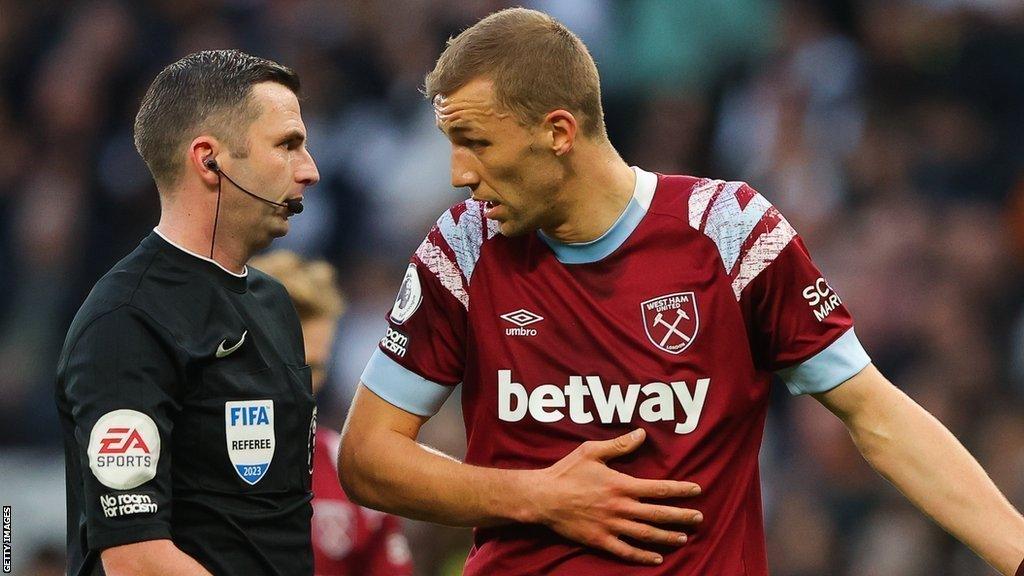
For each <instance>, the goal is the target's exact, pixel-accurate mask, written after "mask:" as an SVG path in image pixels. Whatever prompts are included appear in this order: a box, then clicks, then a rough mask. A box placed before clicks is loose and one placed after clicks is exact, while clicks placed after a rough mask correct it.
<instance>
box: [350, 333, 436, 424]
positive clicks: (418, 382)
mask: <svg viewBox="0 0 1024 576" xmlns="http://www.w3.org/2000/svg"><path fill="white" fill-rule="evenodd" d="M360 380H362V382H363V384H365V385H366V387H367V388H369V389H370V390H372V391H373V393H374V394H376V395H377V396H380V397H381V398H383V399H384V400H386V401H387V402H388V403H389V404H392V405H394V406H395V407H397V408H401V409H402V410H405V411H406V412H411V413H412V414H416V415H417V416H433V415H434V414H437V411H438V410H440V409H441V405H442V404H444V401H445V400H447V399H448V396H449V395H450V394H451V393H452V390H454V389H455V386H445V385H443V384H438V383H437V382H431V381H430V380H427V379H426V378H423V377H422V376H420V375H419V374H416V373H414V372H411V371H410V370H409V369H408V368H406V367H405V366H402V365H401V364H399V363H398V362H395V361H394V360H392V359H391V358H390V357H389V356H388V355H387V354H385V353H383V352H381V351H380V348H377V349H375V350H374V351H373V355H372V356H370V361H369V362H367V363H366V368H365V369H363V375H362V376H360Z"/></svg>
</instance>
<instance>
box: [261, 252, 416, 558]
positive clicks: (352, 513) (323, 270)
mask: <svg viewBox="0 0 1024 576" xmlns="http://www.w3.org/2000/svg"><path fill="white" fill-rule="evenodd" d="M249 263H250V265H251V266H252V267H253V268H256V269H258V270H260V271H262V272H265V273H267V274H269V275H271V276H273V277H274V278H276V279H277V280H279V281H280V282H281V283H282V284H284V287H285V289H286V290H288V295H289V296H291V299H292V303H293V304H295V311H296V312H297V313H298V315H299V321H300V322H301V323H302V337H303V341H304V344H305V350H306V363H307V364H309V367H310V369H311V370H312V375H313V394H314V395H316V394H317V393H318V392H319V391H320V390H321V389H323V386H324V383H325V381H326V378H327V365H328V363H329V360H330V355H331V348H332V344H333V342H334V336H335V332H336V331H337V327H338V318H339V317H340V316H341V314H342V313H343V312H344V309H345V301H344V296H343V294H342V292H341V289H340V288H339V287H338V285H337V282H336V272H335V269H334V267H333V266H331V265H330V264H329V263H327V262H325V261H323V260H315V261H309V260H305V259H303V258H302V257H301V256H298V255H296V254H295V253H294V252H290V251H287V250H275V251H273V252H269V253H267V254H262V255H260V256H257V257H255V258H253V259H252V260H251V261H250V262H249ZM340 441H341V436H340V435H339V434H338V432H336V431H335V430H333V429H331V428H327V427H324V426H320V427H318V428H317V430H316V443H315V445H316V448H315V450H314V456H313V522H312V537H313V560H314V568H315V569H314V572H315V573H316V574H317V576H410V575H411V574H412V558H411V556H410V554H409V544H408V543H407V542H406V540H405V535H404V534H402V527H401V523H400V521H399V519H398V518H396V517H394V516H391V515H389V514H383V513H381V512H378V511H376V510H371V509H369V508H363V507H362V506H359V505H357V504H353V503H352V502H351V501H350V500H349V499H348V497H347V496H346V495H345V492H344V491H343V490H342V489H341V485H340V484H339V483H338V468H337V456H338V445H339V443H340Z"/></svg>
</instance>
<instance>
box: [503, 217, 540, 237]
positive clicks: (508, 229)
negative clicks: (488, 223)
mask: <svg viewBox="0 0 1024 576" xmlns="http://www.w3.org/2000/svg"><path fill="white" fill-rule="evenodd" d="M530 230H532V229H531V228H530V227H529V226H525V225H523V223H522V222H520V221H516V220H501V221H499V222H498V231H500V232H501V235H502V236H508V237H512V236H522V235H523V234H526V233H527V232H529V231H530Z"/></svg>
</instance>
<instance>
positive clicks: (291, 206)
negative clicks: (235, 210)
mask: <svg viewBox="0 0 1024 576" xmlns="http://www.w3.org/2000/svg"><path fill="white" fill-rule="evenodd" d="M203 166H206V167H207V168H208V169H210V170H213V171H214V172H216V173H217V212H216V214H214V217H213V238H212V239H211V240H210V259H211V260H212V259H213V245H214V242H216V241H217V220H218V219H219V218H220V177H221V176H223V177H225V178H227V179H228V182H231V183H232V184H234V185H235V188H238V189H239V190H241V191H242V192H245V193H246V194H248V195H249V196H252V197H253V198H255V199H257V200H260V201H262V202H266V203H267V204H270V205H273V206H277V207H280V208H284V209H285V210H288V212H289V213H290V214H301V213H302V210H303V209H304V208H303V206H302V200H300V199H298V198H291V199H289V200H285V201H284V202H274V201H273V200H267V199H266V198H264V197H262V196H257V195H256V194H253V193H252V192H249V191H248V190H246V189H245V188H242V187H241V186H239V185H238V182H235V181H234V180H232V179H231V176H228V175H227V174H226V173H225V172H224V171H223V170H221V168H220V165H219V164H217V160H215V159H214V158H207V159H206V160H203Z"/></svg>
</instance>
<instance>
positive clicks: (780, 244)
mask: <svg viewBox="0 0 1024 576" xmlns="http://www.w3.org/2000/svg"><path fill="white" fill-rule="evenodd" d="M689 222H690V226H691V227H693V228H694V229H697V230H700V231H701V232H703V233H704V234H705V235H707V237H708V238H710V239H711V240H712V241H713V242H714V243H715V245H716V246H717V247H718V253H719V255H720V256H721V258H722V263H723V265H724V267H725V271H726V273H727V274H729V276H730V277H731V278H732V290H733V294H734V295H735V296H736V299H737V300H739V298H740V294H741V293H742V292H743V289H744V288H746V287H747V285H748V284H750V282H751V281H752V280H753V279H754V278H756V277H757V275H758V274H760V273H761V272H763V271H764V270H765V269H766V268H767V267H768V266H769V265H770V264H771V263H772V262H774V261H775V259H776V258H777V257H778V256H779V254H780V253H781V252H782V250H783V249H784V248H785V247H786V246H788V245H789V242H790V241H791V240H792V239H793V238H794V237H795V236H796V231H795V230H793V227H792V226H790V225H789V222H787V221H786V219H785V218H783V217H782V215H781V214H780V213H779V211H778V210H776V209H775V207H774V206H772V205H771V203H770V202H769V201H768V200H767V199H765V197H764V196H761V195H760V194H758V193H757V192H756V191H754V189H753V188H751V187H749V186H747V185H746V184H745V183H743V182H723V181H722V180H702V181H700V182H698V183H697V184H696V185H695V186H694V189H693V191H692V192H691V194H690V199H689Z"/></svg>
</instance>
